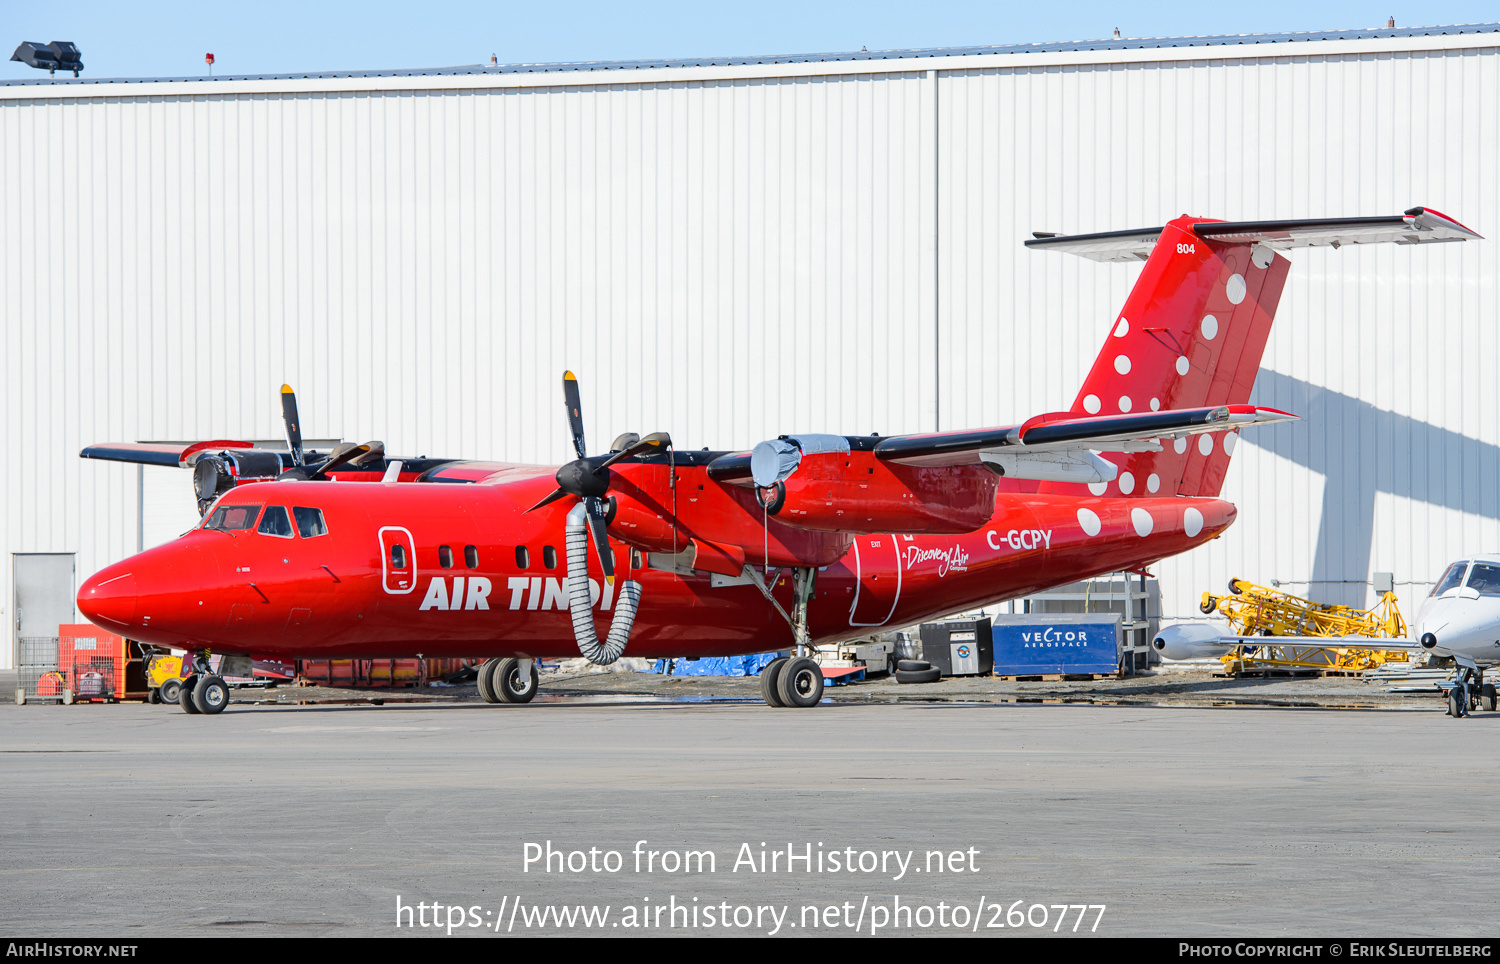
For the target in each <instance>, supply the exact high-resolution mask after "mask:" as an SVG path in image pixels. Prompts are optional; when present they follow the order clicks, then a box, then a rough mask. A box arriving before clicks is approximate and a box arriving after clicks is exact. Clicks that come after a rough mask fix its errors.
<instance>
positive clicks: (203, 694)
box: [193, 676, 229, 716]
mask: <svg viewBox="0 0 1500 964" xmlns="http://www.w3.org/2000/svg"><path fill="white" fill-rule="evenodd" d="M193 705H194V706H196V707H197V708H198V712H199V713H202V714H204V715H205V716H217V715H218V714H220V713H222V712H224V707H226V706H228V705H229V685H228V684H227V683H225V682H224V681H223V680H222V679H220V678H219V677H217V676H205V677H203V678H202V679H200V680H198V685H197V686H194V687H193Z"/></svg>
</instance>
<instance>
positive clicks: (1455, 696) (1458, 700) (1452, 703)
mask: <svg viewBox="0 0 1500 964" xmlns="http://www.w3.org/2000/svg"><path fill="white" fill-rule="evenodd" d="M1466 702H1467V701H1466V700H1465V699H1464V698H1463V697H1462V696H1460V695H1459V692H1458V687H1457V686H1455V687H1453V688H1452V689H1450V690H1449V691H1448V715H1449V716H1451V717H1453V718H1454V719H1459V718H1461V717H1463V715H1464V714H1465V713H1467V712H1468V709H1469V708H1468V707H1467V706H1465V705H1464V704H1465V703H1466Z"/></svg>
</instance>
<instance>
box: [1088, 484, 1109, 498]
mask: <svg viewBox="0 0 1500 964" xmlns="http://www.w3.org/2000/svg"><path fill="white" fill-rule="evenodd" d="M1089 491H1090V492H1092V493H1094V494H1095V495H1103V494H1104V493H1106V492H1108V491H1109V483H1108V482H1090V483H1089Z"/></svg>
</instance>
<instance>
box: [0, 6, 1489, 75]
mask: <svg viewBox="0 0 1500 964" xmlns="http://www.w3.org/2000/svg"><path fill="white" fill-rule="evenodd" d="M1390 16H1394V17H1395V18H1396V24H1397V26H1403V27H1405V26H1418V25H1430V24H1455V23H1480V22H1492V21H1500V2H1488V3H1478V2H1424V3H1419V4H1418V3H1409V2H1405V0H1403V2H1401V3H1396V2H1393V0H1383V2H1377V3H1375V4H1372V3H1370V2H1363V3H1347V2H1327V3H1307V2H1305V0H1304V2H1300V3H1298V2H1287V0H1262V2H1258V3H1254V4H1243V3H1239V4H1228V3H1221V4H1204V3H1192V4H1190V3H1177V2H1173V3H1153V4H1141V3H1127V2H1119V0H1116V2H1112V3H1103V2H1086V3H1052V4H1036V3H1033V4H1006V3H998V2H989V3H981V2H971V0H951V2H950V0H924V2H905V3H896V2H887V0H865V2H858V3H855V2H818V0H801V2H792V0H761V2H757V3H746V2H739V0H727V2H718V3H701V2H700V3H692V2H682V0H638V2H635V3H628V4H627V3H619V2H600V0H581V2H572V3H568V4H537V3H534V2H532V3H481V2H475V0H427V2H403V3H393V2H388V0H365V2H359V3H355V2H347V0H340V2H318V0H304V2H288V0H261V2H257V3H255V4H253V5H252V4H246V3H204V2H202V0H195V2H169V3H150V2H147V3H135V4H126V3H119V2H118V0H112V2H101V0H44V2H42V3H33V2H26V3H22V2H17V0H0V25H3V26H4V31H3V34H0V47H3V48H4V50H5V51H6V52H7V53H8V52H9V51H11V50H14V49H15V45H16V44H18V43H20V42H21V41H23V40H36V41H41V42H43V43H45V42H47V41H51V40H71V41H73V42H75V43H77V44H78V46H79V47H80V48H81V49H82V51H83V58H84V63H85V65H86V68H87V69H86V71H85V73H86V75H87V76H91V77H122V76H124V77H140V76H186V75H193V74H201V73H203V72H204V71H205V69H206V68H205V67H204V63H203V55H204V53H205V52H207V51H213V53H214V55H215V57H216V59H217V65H216V67H215V72H216V73H221V74H222V73H280V72H289V71H303V70H342V69H379V68H401V67H435V66H448V65H454V64H473V63H481V62H488V60H489V57H490V54H492V53H493V54H495V55H497V56H498V57H499V58H500V61H501V62H502V63H518V62H553V61H567V60H633V59H650V58H657V57H700V56H718V55H733V54H744V55H750V54H776V53H810V52H824V51H839V50H858V49H859V48H860V47H861V46H866V47H869V48H870V49H871V50H876V49H882V48H886V49H888V48H900V47H940V46H968V45H973V44H1002V43H1029V42H1038V41H1053V40H1079V39H1088V38H1095V37H1103V36H1108V35H1109V34H1110V33H1111V32H1112V31H1113V29H1114V28H1115V27H1119V28H1120V30H1121V32H1122V33H1123V34H1124V35H1125V36H1129V37H1159V36H1191V35H1199V34H1226V33H1228V34H1234V33H1275V32H1282V31H1294V30H1321V29H1328V28H1334V27H1369V26H1383V25H1384V23H1385V21H1386V18H1387V17H1390ZM35 76H42V75H40V74H37V73H36V72H35V71H33V70H31V69H30V68H28V67H26V66H24V65H22V64H19V63H5V66H4V67H3V68H0V79H19V78H23V77H35Z"/></svg>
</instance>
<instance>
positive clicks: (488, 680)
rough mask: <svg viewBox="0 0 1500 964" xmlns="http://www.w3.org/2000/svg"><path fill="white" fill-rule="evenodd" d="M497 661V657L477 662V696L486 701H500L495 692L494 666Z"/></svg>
mask: <svg viewBox="0 0 1500 964" xmlns="http://www.w3.org/2000/svg"><path fill="white" fill-rule="evenodd" d="M499 662H500V661H499V660H498V659H487V660H485V661H484V662H482V663H480V664H479V673H478V682H479V698H480V699H482V700H484V701H485V702H486V703H499V702H500V697H499V696H498V695H497V694H496V693H495V666H496V665H497V664H498V663H499Z"/></svg>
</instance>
